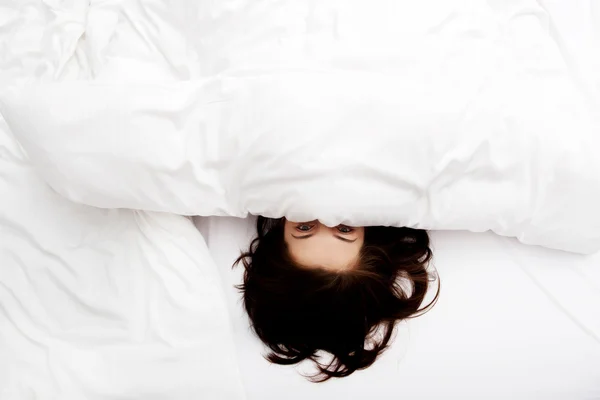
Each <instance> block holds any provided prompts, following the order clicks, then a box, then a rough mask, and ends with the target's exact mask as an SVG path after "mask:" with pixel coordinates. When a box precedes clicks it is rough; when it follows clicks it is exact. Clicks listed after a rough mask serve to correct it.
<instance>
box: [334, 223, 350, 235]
mask: <svg viewBox="0 0 600 400" xmlns="http://www.w3.org/2000/svg"><path fill="white" fill-rule="evenodd" d="M337 230H338V231H339V232H340V233H344V234H348V233H352V232H353V231H354V229H353V228H350V227H349V226H346V225H338V226H337Z"/></svg>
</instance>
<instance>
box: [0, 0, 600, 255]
mask: <svg viewBox="0 0 600 400" xmlns="http://www.w3.org/2000/svg"><path fill="white" fill-rule="evenodd" d="M110 4H111V3H107V4H104V3H100V4H98V7H97V8H94V7H92V8H91V9H90V11H89V12H90V13H91V14H90V17H89V19H88V20H87V25H86V31H85V33H86V36H85V42H84V43H79V44H78V45H77V46H78V47H77V49H78V51H79V52H80V53H77V52H76V54H79V55H80V58H81V59H82V60H84V61H85V62H86V63H91V64H90V69H89V70H88V72H89V73H90V74H92V75H94V74H95V75H97V76H96V80H95V81H94V82H89V81H77V82H70V83H68V84H66V83H54V84H48V83H42V84H36V85H31V84H28V85H15V86H12V87H11V88H9V89H8V90H6V91H4V93H3V94H2V95H1V98H2V108H1V109H2V112H3V114H4V115H5V117H6V118H7V121H8V123H9V125H10V127H11V129H12V131H13V132H14V134H15V135H16V137H17V139H18V140H19V141H20V143H21V144H22V145H23V147H24V148H25V150H26V151H27V152H28V154H29V155H30V157H31V159H32V161H33V163H34V165H36V167H37V168H38V170H39V173H40V175H41V176H42V177H43V178H44V179H45V180H46V181H47V182H48V183H49V184H50V185H51V186H52V187H53V188H54V189H55V190H56V191H58V192H59V193H60V194H62V195H63V196H65V197H67V198H69V199H71V200H73V201H76V202H79V203H83V204H89V205H94V206H98V207H104V208H133V209H143V210H152V211H162V212H172V213H179V214H187V215H229V216H246V215H247V214H248V213H251V214H258V215H264V216H269V217H281V216H286V217H287V218H289V219H292V220H312V219H319V220H321V221H322V222H324V223H326V224H328V225H335V224H338V223H346V224H350V225H394V226H412V227H418V228H423V229H439V230H471V231H477V232H480V231H486V230H493V231H494V232H496V233H498V234H501V235H505V236H514V237H517V238H519V240H521V241H522V242H524V243H528V244H537V245H543V246H547V247H552V248H557V249H562V250H568V251H575V252H581V253H593V252H595V251H597V250H599V249H600V212H599V211H598V209H597V208H598V204H600V158H598V156H597V150H598V149H600V119H599V118H598V117H599V114H598V110H599V108H598V105H599V104H600V103H599V102H598V98H597V95H598V93H599V91H598V83H597V82H598V81H595V80H594V79H595V78H594V77H593V76H592V78H590V79H588V81H586V82H584V81H582V80H581V79H579V75H578V74H576V71H575V70H574V69H573V68H572V67H570V66H569V64H568V63H567V62H566V61H565V57H564V55H563V54H562V53H561V49H560V48H559V47H558V46H557V45H556V42H555V41H554V40H553V39H552V36H551V30H550V28H549V21H548V19H547V16H546V14H545V13H544V10H543V8H542V7H541V6H540V5H539V4H538V3H537V2H535V1H534V0H518V1H516V0H515V1H509V2H506V1H483V0H481V1H466V0H452V1H447V0H443V1H442V0H426V1H421V2H419V3H418V5H417V4H416V3H415V2H402V1H396V0H393V1H388V0H378V1H375V2H365V1H359V0H355V1H346V2H343V3H340V2H338V1H334V0H330V1H319V2H310V1H307V2H298V1H291V0H289V1H280V2H277V3H272V2H268V1H247V2H241V3H239V4H238V3H235V5H234V3H230V2H219V3H214V4H213V3H210V4H209V3H201V5H192V3H190V2H178V3H176V4H179V5H181V6H182V7H183V5H185V6H186V7H185V10H184V11H185V15H184V14H182V12H183V10H180V9H178V8H177V7H174V8H172V9H170V10H162V11H159V10H160V3H158V2H157V3H154V2H150V3H149V4H148V6H147V7H146V6H142V5H141V4H140V3H137V2H132V3H131V7H129V8H128V7H126V8H123V11H122V12H123V13H124V14H123V15H127V16H131V15H135V16H137V18H139V21H138V20H135V21H137V22H136V23H133V24H128V25H130V28H131V27H133V28H135V30H136V34H137V35H139V37H140V38H141V39H142V41H147V40H148V39H147V38H146V36H147V35H151V34H152V32H158V31H159V30H160V29H162V25H161V24H162V23H165V21H167V20H169V18H181V23H182V26H181V27H180V28H179V31H178V34H179V35H180V36H179V38H180V39H181V40H182V42H181V43H179V44H178V46H171V45H170V44H167V43H164V41H163V40H166V39H164V38H162V36H161V37H159V38H158V42H152V43H153V45H152V46H155V47H156V46H158V47H159V48H160V49H161V55H162V56H163V57H165V58H166V60H167V61H168V63H167V64H165V63H164V60H162V61H160V62H159V61H157V60H155V59H153V58H148V57H147V56H142V55H136V56H135V57H134V56H133V55H130V54H129V53H126V52H125V51H124V48H122V47H124V46H125V45H131V43H129V42H128V41H129V40H131V39H129V36H128V35H127V33H128V32H127V31H126V30H125V31H121V30H120V28H119V23H118V22H119V21H120V20H119V19H118V18H117V20H116V21H115V20H114V18H116V16H119V15H121V14H119V13H118V12H117V13H116V14H115V10H114V7H113V6H114V5H113V6H111V5H110ZM127 4H129V3H127ZM194 4H195V3H194ZM140 7H141V8H140ZM141 11H144V12H145V13H146V14H143V13H142V14H136V13H137V12H141ZM162 12H165V13H166V15H163V14H162ZM100 16H104V17H103V18H100ZM109 16H111V18H112V19H110V18H109ZM109 21H112V23H113V24H108V25H107V23H108V22H109ZM184 21H185V22H184ZM115 23H116V25H115ZM194 23H195V24H199V25H200V26H201V27H202V28H200V29H198V30H195V31H194V34H193V35H192V34H189V32H188V31H187V30H188V29H191V28H192V26H191V25H192V24H194ZM170 27H171V29H173V26H170ZM105 29H108V30H109V31H111V30H113V34H112V36H110V37H111V40H110V41H108V42H107V41H106V40H102V39H103V38H104V39H106V35H107V31H106V30H105ZM161 32H162V31H161ZM167 32H169V31H167ZM121 34H123V35H124V36H125V37H126V38H128V39H127V40H125V39H122V38H121ZM172 37H173V38H175V37H176V36H172ZM113 41H115V42H116V43H113ZM121 46H122V47H121ZM135 51H137V50H134V53H135ZM176 51H179V53H177V54H176V55H175V54H173V52H176ZM133 58H135V61H132V59H133ZM102 59H104V60H105V61H106V66H103V65H102V62H101V61H102ZM94 63H96V64H94ZM132 63H133V64H132ZM136 63H139V64H136ZM159 66H161V67H165V68H166V67H169V68H172V70H168V69H167V70H160V69H159V68H158V67H159ZM121 69H122V70H121ZM107 70H108V71H110V72H107ZM133 71H135V73H136V74H138V73H139V75H140V76H133V75H132V74H133ZM175 80H177V81H176V82H175ZM132 81H134V83H131V82H132Z"/></svg>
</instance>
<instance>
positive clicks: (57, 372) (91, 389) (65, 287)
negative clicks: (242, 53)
mask: <svg viewBox="0 0 600 400" xmlns="http://www.w3.org/2000/svg"><path fill="white" fill-rule="evenodd" d="M86 5H89V1H87V0H83V1H72V2H60V1H58V2H57V1H41V0H17V1H0V90H1V89H2V88H3V86H4V85H5V84H7V83H11V82H15V81H20V82H31V81H38V80H54V79H60V78H65V79H67V78H72V77H75V76H77V75H78V74H79V73H85V65H81V64H79V62H81V61H82V60H81V59H78V57H77V54H75V53H77V52H76V50H75V45H76V44H77V43H78V41H79V39H80V36H81V34H82V32H83V26H84V23H85V18H86V14H85V7H86ZM78 11H79V12H78ZM33 118H35V116H33ZM221 287H222V284H221V282H220V276H219V274H218V273H217V271H216V266H215V264H214V261H213V260H212V258H211V257H210V254H209V252H208V248H207V247H206V244H205V242H204V239H203V238H202V236H201V235H200V233H199V232H198V230H197V229H196V228H195V227H194V225H193V223H192V222H191V220H190V219H189V218H186V217H183V216H178V215H169V214H160V213H147V212H138V211H132V210H103V209H99V208H94V207H89V206H84V205H80V204H74V203H71V202H69V201H68V200H66V199H64V198H63V197H61V196H60V195H58V194H57V193H55V192H54V191H52V190H51V189H50V188H49V187H48V186H47V185H46V184H45V183H44V181H43V180H42V179H41V178H40V177H39V176H38V172H37V171H36V170H35V169H34V167H33V166H32V165H31V163H30V161H29V159H28V157H27V156H26V155H25V153H24V152H23V150H22V149H21V147H20V146H19V144H18V143H17V142H16V140H15V139H14V137H13V136H12V134H11V133H10V132H9V129H8V127H7V126H6V123H5V121H4V119H3V118H2V117H1V116H0V399H1V400H27V399H37V400H45V399H53V400H56V399H60V400H96V399H97V400H117V399H118V400H134V399H143V400H151V399H178V400H188V399H191V398H194V399H198V398H201V399H214V400H221V399H232V400H237V399H244V398H245V395H244V392H243V390H242V386H241V380H240V377H239V370H238V367H237V361H236V356H235V353H234V352H233V339H232V336H231V329H230V325H229V318H228V316H227V307H226V305H225V298H224V296H223V294H222V291H221Z"/></svg>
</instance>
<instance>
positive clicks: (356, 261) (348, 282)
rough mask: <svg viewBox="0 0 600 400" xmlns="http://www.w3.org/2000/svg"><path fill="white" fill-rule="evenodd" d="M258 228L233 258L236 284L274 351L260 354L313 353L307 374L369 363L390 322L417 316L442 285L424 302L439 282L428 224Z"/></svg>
mask: <svg viewBox="0 0 600 400" xmlns="http://www.w3.org/2000/svg"><path fill="white" fill-rule="evenodd" d="M256 230H257V237H256V238H255V239H254V240H253V241H252V243H251V244H250V248H249V250H248V251H247V252H244V253H243V254H241V255H240V257H239V258H238V259H237V260H236V262H235V263H234V266H236V265H238V264H240V263H241V264H242V265H243V266H244V268H245V271H244V277H243V283H242V284H241V285H239V286H238V289H240V291H241V292H242V293H243V302H244V307H245V309H246V311H247V313H248V316H249V318H250V320H251V324H252V328H253V330H254V332H255V333H256V334H257V336H258V337H259V338H260V339H261V340H262V341H263V343H264V344H265V345H266V346H268V348H269V349H270V353H269V354H268V355H267V356H266V358H267V359H268V360H269V361H270V362H273V363H276V364H282V365H291V364H296V363H299V362H301V361H304V360H311V361H312V362H313V363H314V364H315V366H316V368H317V372H316V373H315V374H313V375H310V376H308V378H309V379H310V380H312V381H313V382H323V381H326V380H328V379H330V378H332V377H345V376H348V375H350V374H352V373H353V372H355V371H357V370H360V369H365V368H367V367H368V366H370V365H371V364H373V362H374V361H375V360H376V359H377V357H378V356H379V355H380V354H381V353H382V352H383V351H384V350H385V349H386V348H387V347H388V345H389V342H390V340H391V338H392V333H393V331H394V326H395V324H396V322H398V321H402V320H405V319H407V318H413V317H416V316H419V315H422V314H423V313H425V312H427V311H428V310H429V309H431V307H433V305H434V304H435V302H436V301H437V299H438V296H439V284H438V285H437V290H436V292H435V296H434V298H433V300H432V301H431V302H429V303H428V304H427V305H425V306H423V302H424V298H425V295H426V293H427V291H428V288H429V287H430V282H432V281H433V280H435V278H434V276H433V275H432V274H430V272H428V270H427V267H428V264H429V261H430V259H431V256H432V252H431V249H430V247H429V236H428V234H427V232H426V231H424V230H418V229H411V228H393V227H382V226H374V227H364V228H363V227H351V226H346V225H338V226H336V227H327V226H325V225H323V224H321V223H319V222H318V221H311V222H302V223H295V222H291V221H287V220H286V219H285V218H281V219H269V218H264V217H258V220H257V225H256ZM323 352H327V353H329V355H330V357H325V358H326V359H327V361H323V359H324V357H323Z"/></svg>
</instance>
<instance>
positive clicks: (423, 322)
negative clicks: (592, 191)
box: [196, 217, 600, 400]
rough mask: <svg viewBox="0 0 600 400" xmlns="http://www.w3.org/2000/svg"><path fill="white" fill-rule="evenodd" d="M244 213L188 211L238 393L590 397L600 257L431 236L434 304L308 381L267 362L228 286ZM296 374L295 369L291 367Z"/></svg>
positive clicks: (234, 274) (597, 369)
mask: <svg viewBox="0 0 600 400" xmlns="http://www.w3.org/2000/svg"><path fill="white" fill-rule="evenodd" d="M253 223H254V221H253V219H234V218H219V217H211V218H197V219H196V224H197V226H198V227H199V229H200V231H201V232H203V235H204V236H205V238H206V239H207V243H208V246H209V249H210V251H211V253H212V254H213V257H214V258H215V261H216V263H217V265H219V267H220V269H219V271H220V273H221V274H222V277H223V279H222V281H223V282H224V283H225V284H226V287H225V293H227V295H228V306H229V312H230V315H231V317H232V318H233V320H232V324H233V329H234V335H235V342H236V351H237V354H238V360H239V363H240V369H241V371H242V378H243V382H244V387H245V390H246V395H247V398H248V399H250V400H252V399H256V400H259V399H260V400H267V399H282V398H285V399H334V398H346V399H363V398H375V399H397V398H404V399H411V400H412V399H441V398H443V399H484V398H485V399H528V400H530V399H557V400H558V399H560V400H584V399H585V400H591V399H599V398H600V254H596V255H594V256H587V257H586V256H580V255H575V254H570V253H565V252H560V251H553V250H548V249H544V248H541V247H536V246H526V245H522V244H520V243H518V242H517V241H516V240H514V239H508V238H503V237H500V236H496V235H494V234H492V233H484V234H475V233H469V232H433V233H432V234H431V236H432V242H433V249H434V265H435V267H436V268H437V270H438V272H439V275H440V277H441V283H442V292H441V296H440V299H439V303H438V304H437V305H436V306H435V307H434V308H433V309H432V310H431V311H430V312H429V313H427V314H425V315H424V316H422V317H420V318H417V319H415V320H412V321H410V322H409V323H402V324H400V325H399V328H398V331H397V335H396V339H395V341H394V343H393V345H392V347H391V348H390V349H389V350H388V351H387V352H386V353H384V355H383V356H382V357H381V359H380V360H378V361H377V362H376V363H375V364H374V365H373V366H372V367H370V368H368V369H367V370H365V371H359V372H357V373H355V374H354V375H351V376H350V377H347V378H344V379H341V380H332V381H330V382H326V383H324V384H312V383H309V382H308V381H306V380H305V379H304V378H302V377H301V376H300V375H299V374H297V372H296V368H292V367H282V366H277V365H270V364H269V363H268V362H267V361H266V360H264V359H263V358H262V357H261V354H264V352H265V350H264V349H263V347H262V345H261V343H260V341H259V340H258V339H257V338H256V337H255V336H254V335H253V334H252V333H251V331H250V328H249V325H248V319H247V317H246V315H245V313H244V311H243V309H242V305H241V303H240V294H239V293H236V292H235V291H234V290H232V286H233V285H234V284H238V283H239V282H240V281H241V273H242V268H241V267H240V268H236V269H231V264H232V262H233V260H234V259H235V258H236V257H237V256H238V255H239V253H240V249H243V248H245V247H247V246H248V244H249V241H250V239H251V238H252V236H253V234H254V225H253ZM299 369H300V370H306V367H305V366H304V367H300V368H299Z"/></svg>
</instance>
